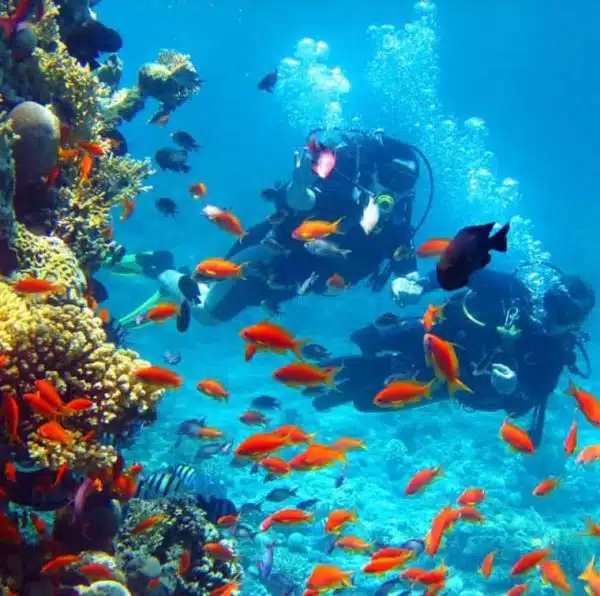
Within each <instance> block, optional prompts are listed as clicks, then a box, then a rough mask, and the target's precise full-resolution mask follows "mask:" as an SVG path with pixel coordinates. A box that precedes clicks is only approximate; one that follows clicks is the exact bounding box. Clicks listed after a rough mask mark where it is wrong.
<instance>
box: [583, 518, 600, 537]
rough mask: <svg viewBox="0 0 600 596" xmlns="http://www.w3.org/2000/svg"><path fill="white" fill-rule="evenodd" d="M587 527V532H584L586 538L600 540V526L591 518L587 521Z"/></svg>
mask: <svg viewBox="0 0 600 596" xmlns="http://www.w3.org/2000/svg"><path fill="white" fill-rule="evenodd" d="M585 525H586V526H587V530H586V531H585V532H583V535H584V536H596V537H597V538H600V525H598V524H597V523H596V522H594V520H593V519H590V518H589V517H588V518H587V519H586V520H585Z"/></svg>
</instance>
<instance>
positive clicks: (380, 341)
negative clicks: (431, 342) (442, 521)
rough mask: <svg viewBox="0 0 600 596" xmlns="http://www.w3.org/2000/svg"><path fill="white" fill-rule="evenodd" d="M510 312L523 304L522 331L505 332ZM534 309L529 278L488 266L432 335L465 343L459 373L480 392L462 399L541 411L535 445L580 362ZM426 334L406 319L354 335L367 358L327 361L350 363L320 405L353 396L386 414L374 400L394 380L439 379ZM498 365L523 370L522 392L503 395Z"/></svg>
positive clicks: (485, 406)
mask: <svg viewBox="0 0 600 596" xmlns="http://www.w3.org/2000/svg"><path fill="white" fill-rule="evenodd" d="M464 307H466V309H465V308H464ZM509 309H518V313H519V316H518V318H517V319H515V321H514V325H515V327H516V328H517V329H518V331H520V333H518V331H517V335H513V336H512V337H511V335H510V334H508V333H506V331H505V330H503V329H502V327H505V326H507V325H506V323H507V321H506V315H507V313H508V312H509ZM511 312H514V311H511ZM530 313H531V304H530V301H529V294H528V291H527V289H526V288H525V286H524V285H523V283H522V282H521V281H519V280H518V279H517V278H516V277H514V276H513V275H509V274H505V273H500V272H497V271H492V270H490V269H485V270H483V271H480V272H478V273H477V274H476V275H474V276H473V277H472V280H471V283H470V285H469V290H467V291H463V292H459V293H457V294H455V295H453V296H452V297H451V298H450V300H449V301H448V303H447V305H446V307H445V308H444V316H445V320H443V321H440V322H439V323H437V324H436V325H435V327H434V328H433V329H432V333H434V334H436V335H439V336H440V337H441V338H443V339H446V340H450V341H452V342H454V343H456V344H458V345H459V346H460V348H457V356H458V359H459V363H460V375H459V376H460V379H461V380H462V381H463V383H465V384H466V385H467V386H468V387H470V388H471V389H472V390H473V394H470V393H466V392H461V391H459V392H457V393H456V398H457V399H458V400H459V401H460V402H461V404H463V405H464V406H466V407H471V408H474V409H477V410H486V411H496V410H505V411H506V412H507V413H508V414H513V415H516V416H520V415H523V414H525V413H526V412H528V411H530V410H533V412H534V419H533V423H532V426H531V434H532V439H533V440H534V442H535V443H539V441H540V440H541V436H542V431H543V424H544V415H545V410H546V403H547V399H548V396H549V395H550V394H551V393H552V391H553V390H554V389H555V388H556V385H557V384H558V380H559V377H560V374H561V371H562V369H563V367H564V366H570V365H573V364H574V363H575V359H576V356H575V336H574V334H573V333H568V334H564V335H561V336H549V335H547V334H545V333H544V331H543V328H542V326H541V325H540V324H539V323H537V322H536V321H533V320H532V318H531V317H530ZM468 314H470V315H471V318H469V316H467V315H468ZM473 319H476V320H477V321H479V324H478V323H477V322H475V321H474V320H473ZM508 326H510V325H508ZM499 328H500V329H499ZM423 335H424V331H423V327H422V325H421V322H420V321H419V319H417V318H414V319H405V320H401V321H399V322H398V324H395V325H391V326H389V327H379V328H378V327H377V326H375V325H369V326H367V327H365V328H363V329H360V330H358V331H356V332H355V333H353V334H352V336H351V340H352V341H353V342H354V343H355V344H357V345H358V346H359V348H360V349H361V352H362V354H363V355H362V356H349V357H343V358H336V359H333V360H330V361H327V362H321V363H320V365H321V366H339V365H340V364H342V363H343V365H344V368H343V370H342V371H341V372H340V373H339V374H338V376H337V381H338V385H337V389H338V391H336V392H333V393H328V394H324V395H320V396H318V397H316V398H315V399H314V402H313V403H314V406H315V407H316V408H317V409H318V410H325V409H329V408H332V407H334V406H336V405H338V404H340V403H344V402H349V401H353V402H354V405H355V407H356V409H357V410H360V411H378V412H381V411H383V410H382V409H381V408H378V407H377V406H375V405H374V404H373V397H374V396H375V395H376V394H377V393H378V392H379V391H380V390H381V389H382V388H383V387H384V384H385V380H386V379H387V378H388V377H391V376H393V377H394V378H408V379H410V378H412V377H413V376H414V377H415V378H416V379H418V380H420V381H429V380H431V378H432V377H433V371H432V369H431V368H429V367H427V366H426V364H425V360H424V350H423ZM492 363H500V364H505V365H506V366H508V367H510V368H511V369H512V370H513V371H515V372H516V374H517V377H518V385H517V389H516V391H515V393H513V394H512V395H502V394H500V393H498V392H496V390H495V389H494V387H493V386H492V384H491V382H490V375H489V369H490V365H491V364H492ZM446 398H447V393H446V391H445V389H442V390H441V391H439V392H438V393H436V394H435V395H434V398H433V400H432V401H440V400H442V399H446ZM427 403H431V402H430V401H429V400H426V401H423V402H420V403H419V404H417V405H416V407H419V406H420V405H424V404H427ZM408 407H411V406H408Z"/></svg>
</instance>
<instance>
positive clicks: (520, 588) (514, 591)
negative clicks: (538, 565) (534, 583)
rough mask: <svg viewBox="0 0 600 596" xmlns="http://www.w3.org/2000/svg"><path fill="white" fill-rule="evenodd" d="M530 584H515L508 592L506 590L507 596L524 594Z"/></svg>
mask: <svg viewBox="0 0 600 596" xmlns="http://www.w3.org/2000/svg"><path fill="white" fill-rule="evenodd" d="M527 588H528V585H527V584H517V585H516V586H513V587H512V588H511V589H510V590H509V591H508V592H506V596H522V595H523V594H525V592H527Z"/></svg>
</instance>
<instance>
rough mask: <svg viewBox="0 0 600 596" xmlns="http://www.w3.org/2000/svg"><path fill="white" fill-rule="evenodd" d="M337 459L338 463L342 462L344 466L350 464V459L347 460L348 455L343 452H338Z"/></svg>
mask: <svg viewBox="0 0 600 596" xmlns="http://www.w3.org/2000/svg"><path fill="white" fill-rule="evenodd" d="M335 459H337V460H338V461H341V462H342V463H343V464H347V463H348V459H347V458H346V454H345V453H343V452H341V451H338V452H337V454H336V456H335Z"/></svg>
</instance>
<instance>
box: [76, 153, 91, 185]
mask: <svg viewBox="0 0 600 596" xmlns="http://www.w3.org/2000/svg"><path fill="white" fill-rule="evenodd" d="M93 167H94V159H93V158H92V156H91V155H90V154H89V153H84V154H83V155H82V156H81V163H80V164H79V173H80V174H81V181H82V182H89V180H90V174H91V173H92V168H93Z"/></svg>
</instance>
